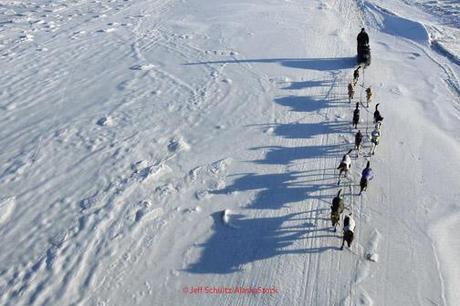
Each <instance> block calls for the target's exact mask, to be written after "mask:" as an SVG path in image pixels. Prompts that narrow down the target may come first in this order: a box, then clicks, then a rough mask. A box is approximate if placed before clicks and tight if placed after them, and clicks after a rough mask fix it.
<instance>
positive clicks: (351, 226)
mask: <svg viewBox="0 0 460 306" xmlns="http://www.w3.org/2000/svg"><path fill="white" fill-rule="evenodd" d="M355 226H356V224H355V220H353V218H352V217H351V214H349V215H346V216H345V218H344V219H343V240H342V246H341V247H340V249H341V250H343V246H344V244H345V241H346V242H347V244H348V247H351V243H352V242H353V238H354V233H355Z"/></svg>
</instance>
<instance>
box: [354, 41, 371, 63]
mask: <svg viewBox="0 0 460 306" xmlns="http://www.w3.org/2000/svg"><path fill="white" fill-rule="evenodd" d="M357 62H358V64H365V65H367V66H368V65H370V64H371V48H370V47H369V45H362V46H358V56H357Z"/></svg>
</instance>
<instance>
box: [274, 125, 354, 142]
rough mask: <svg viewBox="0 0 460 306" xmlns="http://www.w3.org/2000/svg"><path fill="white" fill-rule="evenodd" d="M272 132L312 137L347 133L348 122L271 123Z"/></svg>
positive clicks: (287, 136) (283, 135) (285, 135)
mask: <svg viewBox="0 0 460 306" xmlns="http://www.w3.org/2000/svg"><path fill="white" fill-rule="evenodd" d="M272 127H273V134H275V135H277V136H282V137H284V138H290V139H294V138H312V137H315V136H319V135H323V134H333V133H341V134H345V133H348V132H349V130H350V124H349V123H348V122H318V123H289V124H278V125H273V126H272Z"/></svg>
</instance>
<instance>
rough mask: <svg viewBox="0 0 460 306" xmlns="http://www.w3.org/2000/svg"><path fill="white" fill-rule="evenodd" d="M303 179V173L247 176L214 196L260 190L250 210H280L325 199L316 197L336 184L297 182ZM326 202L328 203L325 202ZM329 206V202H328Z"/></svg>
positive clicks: (215, 191)
mask: <svg viewBox="0 0 460 306" xmlns="http://www.w3.org/2000/svg"><path fill="white" fill-rule="evenodd" d="M301 177H302V173H301V172H287V173H276V174H261V175H257V174H254V173H248V174H245V175H243V176H241V177H239V178H237V179H235V180H234V181H233V183H232V184H231V185H229V186H227V187H226V188H224V189H220V190H214V191H211V192H210V193H213V194H229V193H232V192H235V191H249V190H258V193H257V195H256V197H255V198H254V199H253V200H252V202H251V204H250V205H249V206H248V208H252V209H279V208H282V207H284V206H285V205H287V204H289V203H298V202H302V201H304V200H306V199H320V200H321V199H323V198H324V196H321V197H320V196H319V195H314V193H318V194H319V192H320V191H322V190H326V189H334V188H336V187H337V186H336V185H335V184H324V182H315V181H312V182H314V183H310V182H296V180H297V179H298V178H301ZM325 202H326V201H325ZM326 203H327V205H328V202H326Z"/></svg>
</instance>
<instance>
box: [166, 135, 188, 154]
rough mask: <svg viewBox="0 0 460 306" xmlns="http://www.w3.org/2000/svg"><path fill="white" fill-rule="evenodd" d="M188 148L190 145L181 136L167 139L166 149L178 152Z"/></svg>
mask: <svg viewBox="0 0 460 306" xmlns="http://www.w3.org/2000/svg"><path fill="white" fill-rule="evenodd" d="M188 150H190V145H189V144H188V143H186V142H185V140H184V139H183V138H182V137H180V136H179V137H174V138H171V139H170V140H169V144H168V151H169V152H180V151H188Z"/></svg>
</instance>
